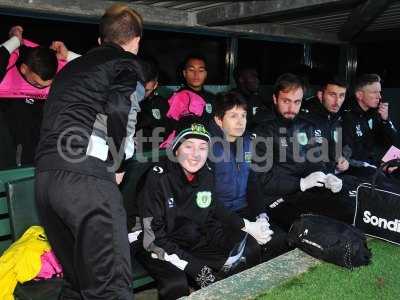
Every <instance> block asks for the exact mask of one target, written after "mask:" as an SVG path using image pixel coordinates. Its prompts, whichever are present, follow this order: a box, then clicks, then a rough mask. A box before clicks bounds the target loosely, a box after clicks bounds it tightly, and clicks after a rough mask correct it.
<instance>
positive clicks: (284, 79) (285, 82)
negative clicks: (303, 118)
mask: <svg viewBox="0 0 400 300" xmlns="http://www.w3.org/2000/svg"><path fill="white" fill-rule="evenodd" d="M295 88H301V89H302V90H303V92H305V90H306V83H305V82H304V80H303V79H302V78H301V77H300V76H297V75H294V74H292V73H285V74H282V75H281V76H279V77H278V79H277V80H276V82H275V84H274V91H273V93H274V95H275V97H278V96H279V92H281V91H285V92H286V91H289V90H292V89H295Z"/></svg>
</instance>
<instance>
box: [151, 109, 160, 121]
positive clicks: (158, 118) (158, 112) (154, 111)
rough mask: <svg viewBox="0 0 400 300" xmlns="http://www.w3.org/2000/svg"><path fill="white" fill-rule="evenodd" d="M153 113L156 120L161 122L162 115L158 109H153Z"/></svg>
mask: <svg viewBox="0 0 400 300" xmlns="http://www.w3.org/2000/svg"><path fill="white" fill-rule="evenodd" d="M151 113H152V114H153V117H154V119H157V120H160V119H161V113H160V110H159V109H158V108H153V109H152V110H151Z"/></svg>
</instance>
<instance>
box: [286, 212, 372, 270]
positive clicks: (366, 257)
mask: <svg viewBox="0 0 400 300" xmlns="http://www.w3.org/2000/svg"><path fill="white" fill-rule="evenodd" d="M288 243H289V245H290V246H296V247H298V248H299V249H301V250H303V251H304V252H306V253H307V254H309V255H311V256H313V257H315V258H318V259H321V260H323V261H326V262H329V263H333V264H335V265H338V266H342V267H346V268H349V269H353V268H354V267H358V266H362V265H368V264H369V263H370V260H371V256H372V254H371V251H370V250H369V249H368V247H367V241H366V238H365V235H364V234H363V233H362V232H361V231H360V230H358V229H357V228H354V227H353V226H351V225H348V224H346V223H343V222H340V221H337V220H334V219H331V218H328V217H325V216H320V215H314V214H303V215H301V216H300V218H298V219H296V220H295V221H294V222H293V224H292V226H291V228H290V230H289V234H288Z"/></svg>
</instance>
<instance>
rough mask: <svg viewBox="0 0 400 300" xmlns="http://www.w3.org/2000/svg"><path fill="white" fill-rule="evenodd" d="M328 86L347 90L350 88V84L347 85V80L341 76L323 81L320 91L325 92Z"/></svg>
mask: <svg viewBox="0 0 400 300" xmlns="http://www.w3.org/2000/svg"><path fill="white" fill-rule="evenodd" d="M328 84H331V85H337V86H340V87H342V88H345V89H347V88H348V84H347V82H346V80H345V79H343V78H341V77H339V76H332V77H328V78H327V79H325V80H323V81H322V84H321V87H320V90H321V91H323V90H325V89H326V87H327V85H328Z"/></svg>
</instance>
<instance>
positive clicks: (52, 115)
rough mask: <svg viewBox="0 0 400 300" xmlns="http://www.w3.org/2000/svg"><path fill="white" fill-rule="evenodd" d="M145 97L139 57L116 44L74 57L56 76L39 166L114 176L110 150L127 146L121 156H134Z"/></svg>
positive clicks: (42, 138) (104, 177)
mask: <svg viewBox="0 0 400 300" xmlns="http://www.w3.org/2000/svg"><path fill="white" fill-rule="evenodd" d="M143 97H144V87H143V74H142V71H141V65H140V62H139V61H138V59H137V58H136V56H135V55H133V54H131V53H129V52H127V51H124V50H123V49H122V48H121V47H120V46H118V45H116V44H104V45H102V46H100V47H97V48H95V49H93V50H91V51H89V52H88V53H87V54H86V55H83V56H81V57H79V58H77V59H75V60H73V61H72V62H70V63H69V64H68V65H66V66H65V68H64V69H63V70H62V71H61V72H60V73H59V74H58V75H57V76H56V78H55V80H54V82H53V85H52V87H51V90H50V94H49V96H48V99H47V103H46V106H45V110H44V116H43V123H42V129H41V137H40V142H39V145H38V148H37V151H36V164H37V169H38V170H39V171H43V170H51V169H53V170H54V169H55V170H67V171H71V172H78V173H81V174H86V175H92V176H97V177H99V178H103V179H108V180H115V178H114V174H113V172H112V169H113V168H111V169H110V168H109V167H110V166H111V165H112V164H113V158H112V156H111V155H110V150H112V149H113V148H114V147H115V148H116V149H117V151H119V150H120V148H121V147H122V150H121V155H120V156H119V159H123V158H124V157H125V158H131V157H132V156H133V151H134V141H133V135H134V133H135V124H136V116H137V112H138V111H140V107H139V101H141V100H142V99H143ZM89 141H90V143H89ZM114 171H115V170H114Z"/></svg>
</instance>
